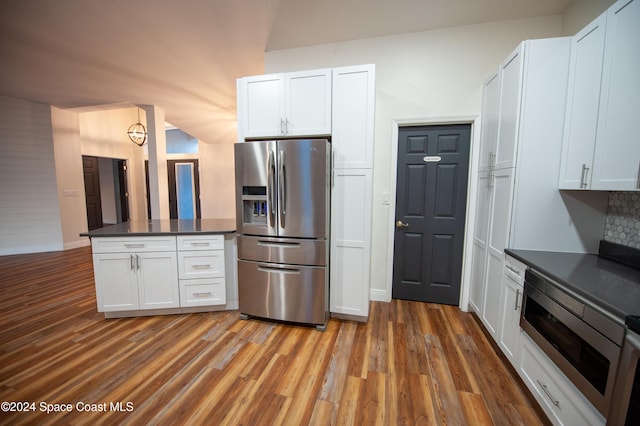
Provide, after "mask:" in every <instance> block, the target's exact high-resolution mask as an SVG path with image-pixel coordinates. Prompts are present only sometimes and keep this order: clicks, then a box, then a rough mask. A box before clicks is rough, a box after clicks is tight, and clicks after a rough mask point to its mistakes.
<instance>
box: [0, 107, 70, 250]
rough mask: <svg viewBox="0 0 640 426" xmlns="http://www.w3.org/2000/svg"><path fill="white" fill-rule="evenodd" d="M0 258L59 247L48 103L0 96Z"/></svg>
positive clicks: (59, 226) (60, 245)
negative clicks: (1, 256) (0, 153)
mask: <svg viewBox="0 0 640 426" xmlns="http://www.w3.org/2000/svg"><path fill="white" fill-rule="evenodd" d="M0 150H1V152H2V155H0V218H1V219H0V255H6V254H17V253H34V252H41V251H54V250H61V249H62V248H63V243H62V226H61V223H60V207H59V205H58V192H57V187H56V170H55V160H54V150H53V137H52V131H51V109H50V107H49V105H44V104H38V103H35V102H29V101H24V100H20V99H15V98H9V97H5V96H1V97H0Z"/></svg>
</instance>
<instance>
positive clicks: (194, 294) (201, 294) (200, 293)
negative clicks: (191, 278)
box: [193, 291, 213, 297]
mask: <svg viewBox="0 0 640 426" xmlns="http://www.w3.org/2000/svg"><path fill="white" fill-rule="evenodd" d="M212 294H213V293H211V292H210V291H200V292H198V293H193V296H195V297H206V296H211V295H212Z"/></svg>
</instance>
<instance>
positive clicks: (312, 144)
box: [235, 139, 331, 329]
mask: <svg viewBox="0 0 640 426" xmlns="http://www.w3.org/2000/svg"><path fill="white" fill-rule="evenodd" d="M235 173H236V221H237V228H238V237H237V243H238V299H239V308H240V314H241V317H242V318H248V317H249V316H255V317H261V318H268V319H273V320H281V321H291V322H298V323H305V324H313V325H315V326H316V327H317V328H319V329H324V327H325V326H326V323H327V319H328V316H329V285H328V281H329V271H328V259H329V217H330V214H329V207H330V193H331V191H330V189H331V188H330V186H331V145H330V143H329V141H328V140H326V139H286V140H272V141H247V142H243V143H238V144H235Z"/></svg>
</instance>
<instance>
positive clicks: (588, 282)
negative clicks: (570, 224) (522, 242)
mask: <svg viewBox="0 0 640 426" xmlns="http://www.w3.org/2000/svg"><path fill="white" fill-rule="evenodd" d="M505 253H507V254H508V255H510V256H512V257H514V258H516V259H518V260H520V261H521V262H523V263H525V264H526V265H528V266H529V267H531V268H532V269H534V270H536V271H538V272H541V273H542V274H544V275H546V276H547V277H549V278H551V279H553V280H554V281H557V282H558V283H559V284H561V285H564V286H565V287H566V288H568V289H569V290H572V291H573V292H575V293H576V294H578V295H580V296H582V297H584V298H585V299H586V300H587V301H589V302H591V303H593V304H595V305H597V306H599V307H600V308H602V309H604V310H606V311H608V312H609V313H611V314H613V315H614V316H616V317H618V318H620V319H621V320H624V317H625V316H626V315H640V271H639V270H637V269H634V268H631V267H629V266H625V265H622V264H620V263H617V262H614V261H612V260H608V259H605V258H603V257H601V256H598V255H597V254H581V253H563V252H548V251H533V250H517V249H506V250H505Z"/></svg>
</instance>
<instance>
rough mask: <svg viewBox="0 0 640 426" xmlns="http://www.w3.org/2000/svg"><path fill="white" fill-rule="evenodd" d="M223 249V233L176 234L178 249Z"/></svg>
mask: <svg viewBox="0 0 640 426" xmlns="http://www.w3.org/2000/svg"><path fill="white" fill-rule="evenodd" d="M223 249H224V236H223V235H178V251H185V250H189V251H191V250H223Z"/></svg>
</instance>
